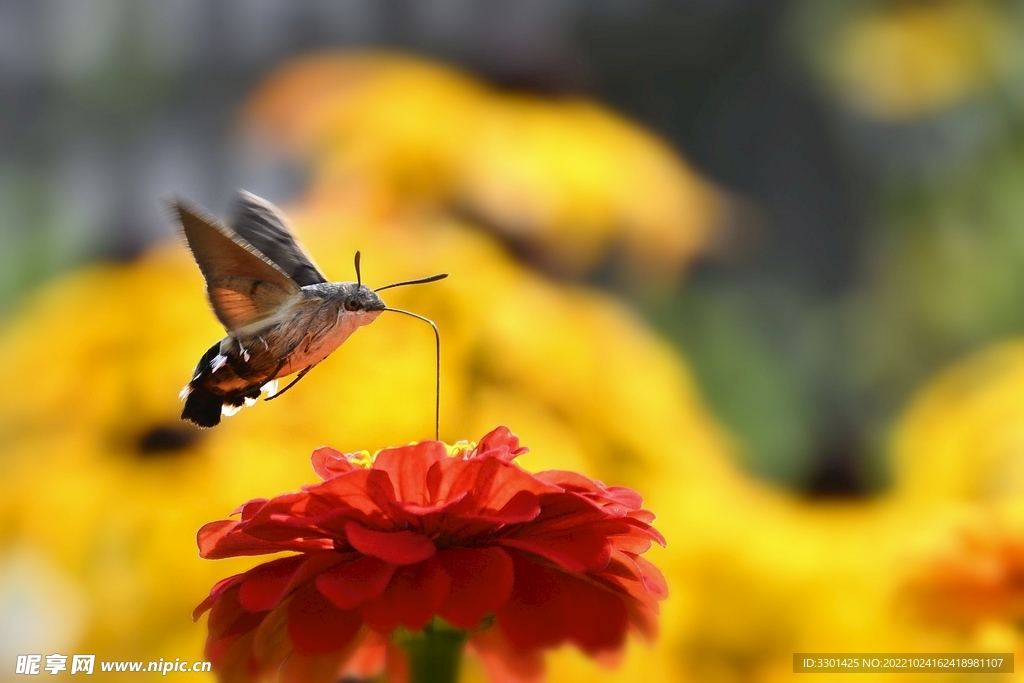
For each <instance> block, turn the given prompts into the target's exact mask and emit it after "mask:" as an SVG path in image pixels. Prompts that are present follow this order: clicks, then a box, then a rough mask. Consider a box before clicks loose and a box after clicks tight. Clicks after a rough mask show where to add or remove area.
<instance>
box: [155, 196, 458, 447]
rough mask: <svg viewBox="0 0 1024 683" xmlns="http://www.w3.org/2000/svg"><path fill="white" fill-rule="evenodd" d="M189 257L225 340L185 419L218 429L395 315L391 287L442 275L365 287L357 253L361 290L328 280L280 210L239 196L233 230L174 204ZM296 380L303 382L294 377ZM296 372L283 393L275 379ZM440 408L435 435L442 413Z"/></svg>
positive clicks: (194, 388)
mask: <svg viewBox="0 0 1024 683" xmlns="http://www.w3.org/2000/svg"><path fill="white" fill-rule="evenodd" d="M171 204H172V207H173V209H174V211H175V212H176V213H177V216H178V219H179V221H180V222H181V228H182V231H183V232H184V234H185V239H186V241H187V242H188V246H189V248H190V249H191V250H192V255H193V256H194V257H195V260H196V263H198V264H199V269H200V270H201V271H202V273H203V277H204V278H205V279H206V293H207V296H208V298H209V301H210V305H211V307H212V308H213V312H214V314H216V316H217V318H218V320H220V322H221V323H222V324H223V325H224V327H225V328H226V330H227V333H228V334H227V336H226V337H224V338H223V339H221V340H220V341H219V342H217V343H216V344H214V345H213V346H211V347H210V349H209V350H208V351H207V352H206V353H205V354H204V355H203V357H202V358H201V359H200V360H199V364H198V365H197V366H196V369H195V372H194V373H193V374H192V380H191V381H190V382H189V383H188V385H186V386H185V388H184V389H182V391H181V398H182V399H183V400H184V401H185V407H184V409H183V410H182V411H181V419H183V420H187V421H189V422H191V423H193V424H195V425H198V426H199V427H213V426H215V425H217V424H219V423H220V419H221V415H222V414H223V415H234V414H235V413H236V412H238V411H239V410H240V409H241V407H242V406H243V405H252V404H253V403H255V402H256V400H257V399H258V398H259V397H260V394H261V393H265V394H267V399H266V400H270V399H272V398H277V397H279V396H281V395H282V394H283V393H284V392H285V391H287V390H288V389H290V388H291V387H293V386H294V385H295V383H296V382H298V381H299V380H300V379H302V378H303V377H304V376H305V375H306V373H308V372H309V371H310V370H312V369H313V367H314V366H316V365H317V364H318V363H319V362H320V361H322V360H323V359H325V358H326V357H327V356H329V355H330V354H331V352H333V351H334V350H335V349H337V348H338V347H339V346H341V344H342V343H344V342H345V340H346V339H348V338H349V336H350V335H351V334H352V333H353V332H355V331H356V330H357V329H359V328H360V327H362V326H364V325H368V324H370V323H371V322H373V321H374V320H375V319H376V318H377V316H379V315H380V314H381V313H382V312H383V311H394V312H396V313H404V314H406V315H410V316H412V317H414V318H419V319H420V320H424V321H426V322H428V323H430V325H431V326H432V327H433V328H434V335H435V339H437V341H438V347H437V348H438V353H437V358H438V365H439V364H440V338H439V337H438V333H437V327H436V326H435V325H434V323H433V322H432V321H430V320H428V319H427V318H424V317H422V316H419V315H416V314H415V313H410V312H409V311H403V310H401V309H397V308H388V307H387V306H386V305H385V304H384V302H383V301H382V300H381V298H380V297H379V296H378V295H377V292H380V291H382V290H384V289H389V288H391V287H399V286H403V285H412V284H421V283H425V282H434V281H436V280H441V279H443V278H445V277H447V274H444V273H442V274H439V275H434V276H431V277H426V278H421V279H417V280H408V281H405V282H396V283H394V284H391V285H387V286H385V287H379V288H377V289H376V290H371V289H370V288H368V287H367V286H366V285H364V284H362V276H361V275H360V272H359V252H356V256H355V267H356V282H329V281H328V280H327V278H326V277H325V276H324V275H323V273H322V272H321V271H320V269H319V267H317V265H316V263H314V261H313V259H312V258H311V257H310V256H309V254H307V253H306V251H305V249H303V247H302V245H301V244H300V243H299V241H298V239H297V238H296V237H295V235H294V233H293V232H292V231H291V229H290V228H289V226H288V222H287V220H286V219H285V217H284V215H283V214H282V213H281V211H280V210H279V209H278V208H277V207H275V206H274V205H273V204H271V203H270V202H268V201H266V200H264V199H261V198H259V197H257V196H256V195H254V194H251V193H249V192H245V191H240V192H239V194H238V199H237V202H236V205H235V210H234V215H233V217H232V220H231V221H230V223H229V224H225V223H222V222H221V221H219V220H217V219H216V218H214V217H213V216H211V215H209V214H208V213H206V212H205V211H203V210H201V209H199V208H197V207H194V206H191V205H189V204H187V203H185V202H183V201H181V200H180V199H174V200H172V201H171ZM296 373H297V374H296ZM291 374H295V378H294V379H293V380H292V381H291V382H290V383H289V384H288V385H287V386H286V387H284V389H282V390H280V391H278V379H279V378H282V377H287V376H288V375H291ZM438 410H439V407H437V406H435V436H436V422H437V417H438V415H437V411H438Z"/></svg>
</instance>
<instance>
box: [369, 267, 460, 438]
mask: <svg viewBox="0 0 1024 683" xmlns="http://www.w3.org/2000/svg"><path fill="white" fill-rule="evenodd" d="M445 277H447V275H446V276H445ZM434 278H435V279H440V278H438V277H437V276H436V275H435V276H434ZM432 281H433V280H428V282H432ZM406 284H413V283H411V282H409V283H406ZM391 286H393V285H391ZM384 310H385V311H391V312H392V313H402V314H404V315H408V316H410V317H413V318H416V319H417V320H422V321H423V322H425V323H427V324H428V325H430V327H431V328H432V329H433V330H434V349H435V358H434V360H435V362H434V439H435V440H436V441H440V440H441V333H440V332H438V331H437V325H435V324H434V321H433V320H431V319H430V318H425V317H423V316H422V315H417V314H415V313H412V312H410V311H403V310H402V309H401V308H385V309H384Z"/></svg>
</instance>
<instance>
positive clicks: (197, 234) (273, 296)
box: [171, 199, 302, 334]
mask: <svg viewBox="0 0 1024 683" xmlns="http://www.w3.org/2000/svg"><path fill="white" fill-rule="evenodd" d="M171 204H172V206H173V208H174V210H175V211H176V212H177V214H178V219H179V220H180V221H181V227H182V230H183V231H184V233H185V239H186V240H188V246H189V248H190V249H191V250H192V255H193V256H195V259H196V263H198V264H199V269H200V270H201V271H202V272H203V277H205V278H206V293H207V295H208V296H209V298H210V305H211V306H212V307H213V312H214V313H216V314H217V318H218V319H219V320H220V321H221V323H223V325H224V327H225V328H227V330H228V332H229V333H232V334H234V333H236V332H242V331H251V330H254V329H259V327H260V323H261V322H264V321H269V320H270V319H272V318H273V317H274V316H275V315H277V314H278V313H279V312H280V311H281V310H282V309H283V308H285V307H286V306H288V305H290V304H291V303H292V302H294V301H295V300H296V299H297V298H298V297H299V296H300V295H301V291H302V290H301V288H300V287H299V285H298V284H297V283H296V282H295V281H294V280H292V279H291V278H290V277H288V275H286V274H285V273H284V271H282V270H281V269H280V268H278V267H277V265H275V264H274V263H273V262H272V261H270V260H269V259H267V258H266V257H265V256H263V254H261V253H260V252H259V251H258V250H257V249H256V248H254V247H253V246H252V245H250V244H247V243H246V242H245V240H243V239H241V238H239V237H238V236H237V235H235V234H234V233H233V232H232V231H231V230H230V229H229V228H228V227H227V226H225V225H224V224H223V223H221V222H220V221H218V220H217V219H216V218H214V217H213V216H210V215H209V214H207V213H206V212H205V211H202V210H200V209H197V208H195V207H192V206H188V205H186V204H184V203H183V202H181V201H180V200H178V199H174V200H172V202H171Z"/></svg>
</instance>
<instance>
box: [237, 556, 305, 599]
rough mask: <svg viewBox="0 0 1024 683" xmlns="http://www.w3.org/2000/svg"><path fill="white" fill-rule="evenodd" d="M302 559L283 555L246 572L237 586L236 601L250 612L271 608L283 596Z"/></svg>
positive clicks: (301, 557)
mask: <svg viewBox="0 0 1024 683" xmlns="http://www.w3.org/2000/svg"><path fill="white" fill-rule="evenodd" d="M304 560H305V558H304V557H303V556H301V555H296V556H295V557H285V558H282V559H280V560H274V561H273V562H267V563H266V564H261V565H260V566H258V567H256V568H254V569H250V570H249V571H248V572H246V573H245V578H244V579H242V582H241V584H240V585H239V587H238V601H239V602H240V603H241V605H242V607H243V608H245V609H246V610H248V611H250V612H265V611H267V610H269V609H272V608H273V607H274V606H275V605H276V604H277V603H278V602H280V601H281V598H282V597H284V594H285V589H286V588H287V587H288V583H289V581H290V580H291V578H292V575H293V574H295V570H296V569H298V568H299V566H300V565H301V564H302V563H303V561H304Z"/></svg>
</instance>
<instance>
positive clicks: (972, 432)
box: [892, 341, 1024, 504]
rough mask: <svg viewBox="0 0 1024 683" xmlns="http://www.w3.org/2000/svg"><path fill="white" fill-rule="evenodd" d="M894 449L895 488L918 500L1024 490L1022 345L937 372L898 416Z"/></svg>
mask: <svg viewBox="0 0 1024 683" xmlns="http://www.w3.org/2000/svg"><path fill="white" fill-rule="evenodd" d="M892 450H893V463H894V468H895V479H896V482H895V489H896V492H897V493H898V494H899V495H901V496H906V497H908V498H911V499H913V500H915V501H920V502H928V503H931V504H936V503H939V502H942V501H969V500H984V499H990V498H999V497H1005V496H1019V495H1021V494H1022V493H1024V342H1021V341H1012V342H1006V343H1003V344H999V345H997V346H994V347H992V348H990V349H986V350H983V351H981V352H980V353H978V354H976V355H974V356H972V357H970V358H967V359H966V360H964V361H961V362H960V363H957V364H955V365H953V366H952V367H951V368H949V369H948V370H945V371H944V372H942V373H941V374H939V375H938V377H937V378H936V379H935V380H933V381H932V382H930V383H929V384H928V385H926V386H925V387H924V388H923V389H922V391H921V392H920V393H919V395H918V396H917V397H916V398H915V399H914V400H913V402H912V403H911V405H910V407H909V408H908V409H907V411H906V413H905V414H904V415H903V417H902V418H901V419H900V421H899V423H898V424H897V427H896V429H895V432H894V438H893V447H892Z"/></svg>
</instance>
